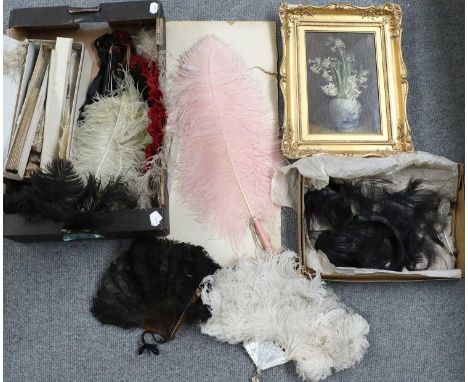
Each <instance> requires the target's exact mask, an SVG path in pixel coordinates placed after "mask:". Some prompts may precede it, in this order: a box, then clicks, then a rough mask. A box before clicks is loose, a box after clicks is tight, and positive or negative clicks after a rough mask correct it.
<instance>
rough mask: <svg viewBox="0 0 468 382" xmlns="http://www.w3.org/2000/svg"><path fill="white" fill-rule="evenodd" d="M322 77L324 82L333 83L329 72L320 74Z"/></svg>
mask: <svg viewBox="0 0 468 382" xmlns="http://www.w3.org/2000/svg"><path fill="white" fill-rule="evenodd" d="M322 77H323V79H324V80H325V81H328V82H333V77H332V75H331V74H330V72H327V71H324V72H323V73H322Z"/></svg>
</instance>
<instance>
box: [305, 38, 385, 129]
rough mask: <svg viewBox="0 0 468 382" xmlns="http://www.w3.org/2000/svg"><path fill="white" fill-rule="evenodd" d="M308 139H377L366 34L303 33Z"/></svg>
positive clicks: (371, 47)
mask: <svg viewBox="0 0 468 382" xmlns="http://www.w3.org/2000/svg"><path fill="white" fill-rule="evenodd" d="M306 56H307V64H308V69H309V70H308V71H307V92H308V103H309V107H308V109H309V132H310V133H311V134H330V133H339V134H343V133H353V134H359V133H364V134H380V125H381V124H380V113H379V95H378V84H377V66H376V57H375V40H374V35H373V34H372V33H347V32H307V33H306Z"/></svg>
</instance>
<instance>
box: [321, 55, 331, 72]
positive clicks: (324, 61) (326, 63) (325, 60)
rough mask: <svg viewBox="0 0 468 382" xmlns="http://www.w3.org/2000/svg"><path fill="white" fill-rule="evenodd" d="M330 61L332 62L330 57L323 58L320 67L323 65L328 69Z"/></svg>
mask: <svg viewBox="0 0 468 382" xmlns="http://www.w3.org/2000/svg"><path fill="white" fill-rule="evenodd" d="M331 63H332V60H331V58H330V57H327V58H326V59H324V60H323V61H322V67H324V68H325V69H328V68H329V67H330V65H331Z"/></svg>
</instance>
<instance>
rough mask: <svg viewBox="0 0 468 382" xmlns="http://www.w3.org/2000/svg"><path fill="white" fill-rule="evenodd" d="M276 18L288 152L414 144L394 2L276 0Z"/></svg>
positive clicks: (380, 152)
mask: <svg viewBox="0 0 468 382" xmlns="http://www.w3.org/2000/svg"><path fill="white" fill-rule="evenodd" d="M280 19H281V24H282V27H281V33H282V41H283V59H282V63H281V68H280V74H281V81H280V87H281V89H282V92H283V97H284V101H285V110H284V135H283V140H282V150H283V153H284V155H285V156H286V157H287V158H290V159H296V158H302V157H305V156H310V155H314V154H324V153H331V154H340V155H349V156H352V155H359V156H386V155H390V154H394V153H397V152H410V151H413V145H412V142H411V137H410V128H409V125H408V120H407V117H406V98H407V94H408V82H407V79H406V76H407V71H406V67H405V64H404V62H403V58H402V54H401V9H400V7H399V6H398V5H395V4H385V5H382V6H372V7H364V8H363V7H357V6H353V5H342V4H332V5H327V6H321V7H316V6H309V5H308V6H303V5H291V4H281V6H280Z"/></svg>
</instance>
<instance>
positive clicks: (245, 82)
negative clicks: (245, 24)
mask: <svg viewBox="0 0 468 382" xmlns="http://www.w3.org/2000/svg"><path fill="white" fill-rule="evenodd" d="M172 84H173V85H172V86H173V89H172V91H173V93H172V95H173V96H172V100H173V101H172V102H173V104H172V107H173V110H172V113H173V115H172V118H173V124H174V126H175V130H176V133H177V135H178V136H179V139H180V146H179V156H178V160H177V170H176V182H177V187H178V188H179V192H180V194H181V195H182V197H183V198H184V200H185V201H186V202H187V205H188V206H189V207H190V209H191V210H192V211H193V213H194V214H195V215H196V217H197V218H198V219H199V220H200V221H203V222H207V223H209V224H211V225H212V226H213V227H214V229H215V230H216V232H217V233H218V234H219V236H220V237H224V238H228V239H231V240H232V241H236V240H240V239H242V237H243V236H244V235H245V234H246V233H247V232H248V231H249V224H250V223H251V222H253V223H254V226H255V229H256V231H257V234H258V236H259V239H260V241H261V242H262V245H263V247H264V249H267V248H265V247H268V242H267V243H264V240H266V238H265V236H264V234H263V231H262V229H261V226H260V224H259V222H260V221H262V222H264V223H266V224H270V223H271V220H272V217H273V214H274V211H275V209H276V208H277V207H276V206H275V205H274V204H273V202H272V201H271V179H272V176H273V171H274V169H275V168H276V167H278V166H279V165H280V164H281V155H280V153H279V140H278V131H277V123H275V115H274V112H273V110H271V108H270V107H268V104H267V102H266V99H265V98H264V96H263V95H262V93H261V91H260V90H259V89H258V88H257V87H256V83H255V82H254V81H253V80H252V78H251V77H250V76H249V69H248V68H247V67H246V65H245V64H244V62H243V61H242V59H241V58H240V57H239V56H238V55H237V54H236V53H235V52H234V51H233V50H232V49H231V48H230V47H229V46H228V45H227V44H226V43H225V42H223V41H221V40H220V39H218V38H216V37H214V36H207V37H204V38H202V39H201V40H199V41H198V42H197V43H196V44H195V45H194V46H193V47H192V48H191V49H190V50H188V51H187V52H186V53H185V54H184V55H182V57H181V58H180V59H179V65H178V68H177V70H176V73H175V76H174V77H173V81H172Z"/></svg>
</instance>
